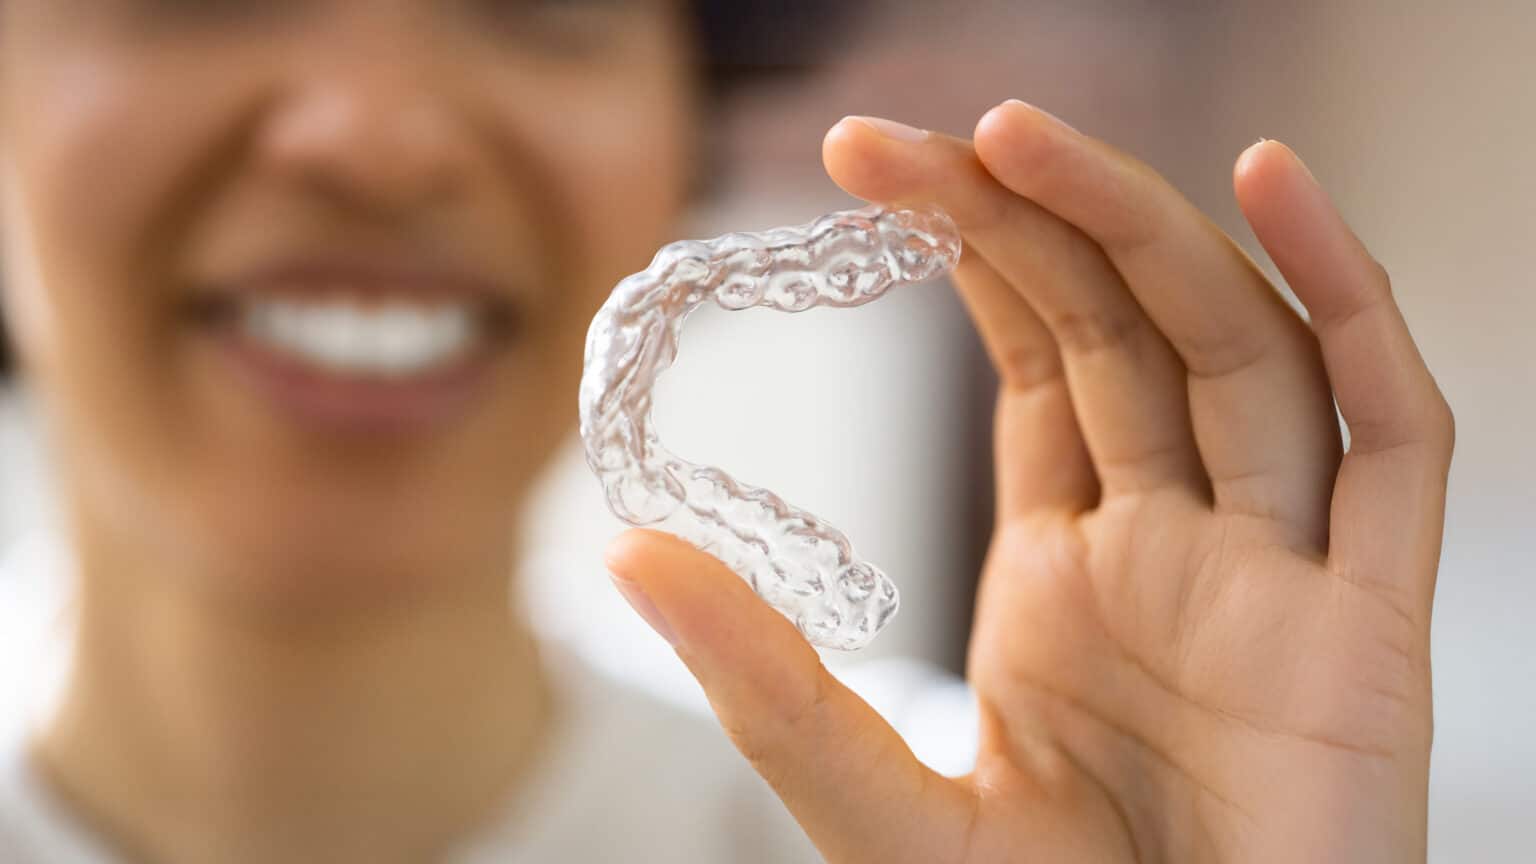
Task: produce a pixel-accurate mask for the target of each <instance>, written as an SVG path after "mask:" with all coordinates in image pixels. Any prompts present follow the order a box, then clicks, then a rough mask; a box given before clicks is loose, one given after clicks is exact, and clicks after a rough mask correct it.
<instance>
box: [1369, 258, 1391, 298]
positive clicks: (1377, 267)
mask: <svg viewBox="0 0 1536 864" xmlns="http://www.w3.org/2000/svg"><path fill="white" fill-rule="evenodd" d="M1370 261H1371V263H1370V268H1371V287H1373V288H1376V289H1377V290H1379V291H1381V293H1383V294H1388V295H1390V294H1391V293H1392V274H1391V273H1390V272H1388V271H1387V265H1385V264H1383V263H1381V261H1379V260H1377V259H1376V258H1372V259H1370Z"/></svg>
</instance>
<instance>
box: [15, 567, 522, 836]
mask: <svg viewBox="0 0 1536 864" xmlns="http://www.w3.org/2000/svg"><path fill="white" fill-rule="evenodd" d="M88 553H89V547H88V546H86V547H85V552H84V553H83V555H82V560H81V562H80V567H81V571H82V572H81V577H82V578H81V593H80V603H79V609H78V629H77V638H76V646H75V658H74V667H73V670H72V674H71V679H70V682H69V684H68V686H67V688H66V691H65V698H64V701H63V703H62V705H61V707H60V711H59V713H58V715H57V717H56V718H55V720H54V722H53V723H52V724H51V725H50V727H49V728H48V729H47V730H46V731H45V733H44V735H43V736H42V737H41V739H40V740H39V741H38V743H37V747H36V756H37V760H38V762H39V765H40V767H41V769H42V771H43V773H44V775H45V776H46V777H47V778H48V779H49V780H50V781H51V782H52V784H53V785H54V786H55V787H56V788H57V791H58V792H59V793H61V795H62V796H63V797H64V798H65V800H67V801H69V802H70V803H71V804H72V805H74V806H75V807H76V808H77V809H78V810H79V811H81V812H82V813H83V814H84V815H85V816H86V818H87V819H88V820H90V821H92V822H93V823H94V824H95V825H97V826H98V827H99V828H100V829H102V833H103V834H104V835H105V836H107V837H108V838H109V839H110V840H111V841H114V842H116V843H118V844H120V845H121V846H122V847H123V850H124V851H125V852H126V853H128V855H129V857H130V858H135V859H143V860H146V861H153V862H157V864H158V862H163V864H179V862H192V861H212V860H218V861H229V862H240V861H285V862H309V861H325V862H347V861H369V862H389V861H419V860H426V859H431V858H436V857H439V856H440V855H441V854H442V853H443V852H445V851H446V850H447V849H449V848H450V847H451V846H452V844H453V841H454V839H455V838H460V837H462V836H463V835H464V834H466V833H467V832H470V831H472V830H473V829H474V828H475V827H476V826H477V825H478V824H479V823H482V822H484V821H486V820H487V819H488V818H491V817H492V816H494V814H495V812H496V809H497V807H498V805H499V804H500V802H502V801H503V800H505V798H506V796H507V795H508V794H509V793H510V791H511V789H512V787H513V786H514V785H515V780H516V778H517V777H518V776H519V774H520V773H522V772H523V771H524V769H525V768H526V767H527V765H528V764H529V762H530V758H531V756H532V754H533V752H534V751H535V749H536V748H537V746H538V744H539V739H540V735H541V733H542V730H543V729H544V728H545V727H546V726H547V725H548V722H549V711H550V700H549V698H548V693H547V691H546V689H545V682H544V680H543V678H542V676H541V674H540V666H539V662H538V657H537V653H536V650H535V647H534V645H533V642H532V640H531V638H530V637H529V635H528V633H527V631H526V629H525V628H524V627H523V626H521V624H520V618H519V616H518V615H517V614H516V613H515V610H514V609H513V606H512V603H511V602H510V598H509V596H508V593H509V582H510V580H509V578H508V576H507V574H508V573H509V567H510V560H511V556H510V553H507V554H506V555H504V556H498V558H499V560H497V561H495V562H486V564H485V565H484V566H485V567H486V568H487V572H486V574H485V575H486V578H484V579H480V580H473V581H474V582H475V584H483V585H485V586H486V588H485V589H484V590H483V591H481V592H479V593H478V594H476V593H475V592H469V593H467V594H466V593H460V594H458V595H455V596H453V597H451V598H436V597H433V598H413V599H412V601H411V602H402V603H401V604H399V608H388V607H386V608H383V609H380V608H378V607H375V608H371V609H369V610H368V613H367V615H366V616H362V615H354V616H350V618H348V617H347V616H340V615H338V616H337V618H336V620H334V621H332V622H330V626H318V624H317V622H316V621H315V620H313V619H314V616H313V615H312V614H311V615H310V616H309V617H310V618H311V620H309V621H308V622H306V623H305V624H303V625H301V626H300V625H291V624H290V625H282V624H279V623H276V622H274V621H272V620H271V619H270V618H267V619H265V620H263V619H262V618H261V617H260V616H254V615H252V614H249V611H248V610H247V609H242V608H239V607H241V606H242V605H244V604H239V603H232V602H229V600H228V598H224V599H218V598H209V597H207V596H197V597H188V596H186V594H187V593H188V592H180V591H177V590H175V589H174V588H173V587H170V586H173V585H178V584H180V583H179V582H178V581H177V580H168V579H165V578H163V577H164V576H165V575H166V574H165V573H164V572H161V573H158V574H144V573H138V574H125V573H124V572H123V569H122V568H121V567H120V566H119V567H118V568H116V570H115V571H114V572H112V573H111V574H110V575H109V574H108V573H106V572H103V571H102V570H101V569H99V568H97V567H95V566H93V565H94V564H95V563H97V562H93V561H92V560H90V555H89V554H88ZM116 563H118V564H120V563H121V558H119V559H117V562H116ZM134 569H139V568H134ZM142 575H155V576H157V577H160V578H144V579H142V580H139V579H135V578H131V576H142ZM456 575H461V574H456ZM454 581H455V582H456V583H457V584H460V585H463V584H465V583H464V582H463V581H460V580H457V579H456V580H454ZM144 586H147V587H144ZM493 586H494V587H493ZM471 595H474V596H471ZM363 618H366V620H361V619H363ZM253 619H254V620H253Z"/></svg>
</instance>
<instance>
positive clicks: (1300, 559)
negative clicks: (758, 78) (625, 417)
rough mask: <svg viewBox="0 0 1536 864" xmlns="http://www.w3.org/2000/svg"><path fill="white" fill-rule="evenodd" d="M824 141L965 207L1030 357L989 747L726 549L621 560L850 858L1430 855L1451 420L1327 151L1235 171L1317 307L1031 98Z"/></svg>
mask: <svg viewBox="0 0 1536 864" xmlns="http://www.w3.org/2000/svg"><path fill="white" fill-rule="evenodd" d="M886 133H889V134H886ZM914 139H915V140H914ZM824 153H825V159H826V164H827V169H828V171H829V172H830V174H831V176H832V178H833V179H834V180H836V181H837V182H838V183H839V184H841V185H842V186H843V187H844V188H845V189H847V190H848V191H849V192H851V193H853V194H854V195H857V196H859V197H862V198H866V199H869V200H873V201H885V202H894V203H912V202H935V203H938V204H940V205H942V206H944V207H945V208H946V209H948V210H949V212H950V213H951V214H952V215H954V217H955V218H956V220H957V222H958V223H959V224H960V226H961V228H962V231H963V233H964V235H965V239H966V241H967V249H966V254H965V256H964V258H963V260H962V262H961V264H960V266H959V268H958V270H957V272H956V274H955V277H956V278H955V281H956V284H957V287H958V289H959V290H960V293H961V294H962V296H963V297H964V299H965V300H966V302H967V305H968V306H969V308H970V311H971V313H972V315H973V317H974V319H975V322H976V325H977V328H978V329H979V330H980V332H981V334H982V336H983V338H984V340H985V342H986V344H987V348H988V350H989V352H990V354H991V356H992V359H993V361H994V363H995V365H996V367H997V370H998V372H999V374H1000V378H1001V381H1002V384H1001V389H1000V392H999V394H998V403H997V408H998V410H997V426H996V450H997V459H996V462H997V488H998V507H997V513H998V517H997V524H996V530H995V533H994V536H993V540H992V545H991V549H990V553H989V556H988V559H987V563H986V565H985V571H984V572H983V574H982V580H981V588H980V592H979V597H978V600H977V606H976V626H975V629H974V631H973V634H972V637H971V643H970V651H969V663H968V677H969V679H970V683H971V685H972V687H973V688H974V690H975V693H976V696H977V699H978V702H979V705H980V709H981V716H982V728H981V749H980V754H979V758H978V761H977V765H976V769H975V771H974V773H972V774H970V775H968V776H966V777H961V778H953V779H951V778H945V777H941V776H939V775H937V774H935V773H933V772H932V771H930V770H928V769H927V768H925V767H923V766H922V765H921V764H919V763H918V762H917V761H916V760H915V759H914V758H913V756H912V754H911V752H910V751H909V750H908V749H907V748H906V746H905V745H904V744H903V743H902V742H901V740H900V739H899V738H898V737H897V736H896V734H895V732H894V731H893V730H892V729H891V728H890V727H889V726H888V725H887V724H886V723H885V722H884V721H883V720H882V719H881V718H880V717H879V716H878V715H877V714H876V713H875V712H874V711H872V710H871V709H870V708H869V707H868V706H867V705H865V704H864V703H863V702H861V701H860V700H859V699H858V697H857V696H855V695H853V694H852V693H851V692H849V691H848V690H847V689H845V688H844V687H843V686H842V685H841V684H839V683H838V682H837V681H836V680H834V679H833V678H831V677H830V676H829V675H828V674H827V672H826V670H825V669H824V668H823V667H822V665H821V663H820V661H819V659H818V658H817V655H816V654H815V652H814V651H812V650H810V649H809V648H808V647H807V646H806V644H805V643H804V642H803V640H801V639H800V638H799V637H798V634H797V633H796V632H795V631H794V629H793V628H792V627H791V626H790V625H789V623H788V622H787V621H785V620H784V619H782V618H780V617H778V616H776V615H774V614H773V613H771V612H770V611H768V610H766V609H765V608H764V607H763V605H762V604H761V603H758V602H756V599H755V597H754V596H753V595H752V594H751V593H750V592H749V591H747V590H746V589H745V587H744V586H743V584H742V582H741V581H740V580H739V579H737V578H735V577H734V576H733V575H732V574H731V573H730V572H729V571H727V570H726V569H725V568H723V567H722V566H721V565H719V564H718V563H717V562H715V561H714V560H713V559H711V558H709V557H708V556H705V555H703V554H701V553H699V552H696V551H694V550H693V549H692V548H691V547H689V546H688V545H687V544H685V543H683V542H681V541H678V540H675V539H672V538H670V537H667V536H666V535H661V534H656V533H652V532H644V531H636V532H631V533H627V534H625V535H623V536H622V537H620V538H619V539H618V540H617V541H616V542H615V544H614V545H613V546H612V547H611V548H610V550H609V553H608V558H609V564H610V567H611V568H612V570H613V571H614V573H615V575H616V578H617V579H618V580H619V582H620V587H621V588H622V589H623V590H624V591H625V593H626V594H627V595H628V596H630V597H631V598H632V600H634V601H636V602H637V605H639V606H640V607H641V608H642V610H643V611H644V612H645V614H646V615H647V617H648V618H649V619H650V620H652V621H653V622H654V623H656V624H657V625H658V626H659V628H660V629H662V631H663V633H664V634H665V635H667V636H668V637H669V639H671V641H672V642H673V644H674V646H675V647H676V649H677V652H678V654H679V655H680V657H681V658H682V659H683V661H684V662H685V663H686V664H687V665H688V667H689V668H690V669H691V670H692V671H693V673H694V674H695V675H696V676H697V677H698V679H699V681H700V683H701V684H702V685H703V687H704V689H705V691H706V692H707V693H708V695H709V698H710V700H711V702H712V704H713V705H714V707H715V711H716V713H717V714H718V715H719V717H720V719H721V722H722V724H723V726H724V727H725V729H726V730H727V731H728V732H729V733H730V735H731V736H732V738H733V740H735V742H736V743H737V745H738V747H739V748H740V749H741V751H742V752H743V753H744V754H745V755H746V756H747V758H748V759H750V760H751V761H752V763H753V764H754V765H755V766H756V767H757V769H758V770H759V771H760V772H761V773H762V774H763V776H764V777H765V778H767V779H768V781H769V782H770V783H771V784H772V785H773V786H774V788H775V789H776V790H777V791H778V792H779V794H780V796H781V797H782V798H783V799H784V801H785V802H786V804H787V805H788V806H789V808H790V809H791V811H792V812H793V813H794V814H795V816H796V817H797V818H798V819H799V821H800V824H801V825H802V826H804V828H805V829H806V831H807V832H808V833H809V835H810V837H811V838H812V839H813V840H814V841H815V843H816V844H817V846H818V848H819V849H820V850H821V851H822V853H823V854H824V855H825V856H826V858H827V860H828V861H830V862H834V864H854V862H906V861H910V862H933V861H944V862H993V861H1074V862H1077V861H1083V862H1119V861H1124V862H1133V861H1134V862H1158V861H1168V862H1244V864H1250V862H1290V861H1316V862H1334V861H1337V862H1403V861H1413V860H1423V859H1424V857H1425V831H1426V807H1427V786H1428V777H1429V753H1430V740H1431V735H1432V721H1431V714H1432V712H1431V698H1430V668H1429V656H1430V653H1429V631H1430V626H1429V625H1430V609H1431V604H1432V599H1433V593H1434V583H1435V574H1436V568H1437V565H1438V557H1439V549H1440V535H1441V527H1442V522H1443V518H1444V507H1445V488H1446V475H1447V471H1448V469H1449V464H1450V457H1451V450H1452V443H1453V438H1454V432H1453V423H1452V418H1451V413H1450V411H1449V409H1448V408H1447V406H1446V402H1445V400H1444V399H1443V398H1442V397H1441V394H1440V393H1439V391H1438V389H1437V388H1436V386H1435V383H1434V381H1433V379H1432V378H1431V377H1430V374H1429V372H1428V371H1427V369H1426V368H1425V366H1424V363H1423V361H1422V359H1421V358H1420V356H1419V353H1418V351H1417V349H1416V348H1415V346H1414V344H1413V340H1412V338H1411V337H1410V335H1409V333H1408V330H1407V327H1406V325H1405V323H1404V321H1403V318H1402V315H1401V314H1400V312H1399V311H1398V309H1397V307H1396V305H1395V303H1394V302H1393V300H1392V296H1391V291H1390V286H1389V283H1388V279H1387V276H1386V273H1385V271H1384V270H1383V269H1382V267H1381V266H1380V265H1379V264H1377V263H1376V262H1375V261H1374V260H1373V259H1372V258H1371V257H1370V256H1369V254H1367V252H1366V250H1365V249H1364V248H1363V247H1362V246H1361V244H1360V242H1359V241H1358V240H1357V239H1356V238H1355V237H1354V235H1353V234H1352V233H1351V232H1350V231H1349V229H1348V227H1347V226H1346V225H1345V224H1344V222H1343V220H1342V219H1341V218H1340V216H1339V215H1338V213H1337V212H1336V211H1335V210H1334V208H1333V207H1332V205H1331V204H1330V203H1329V201H1328V199H1327V197H1326V195H1325V194H1324V192H1323V191H1322V189H1321V188H1320V187H1319V186H1318V185H1317V183H1316V181H1315V180H1313V178H1312V177H1311V175H1310V173H1309V172H1308V171H1307V170H1306V168H1305V167H1303V165H1302V163H1301V162H1300V161H1299V160H1298V159H1297V158H1296V156H1295V155H1294V154H1293V153H1292V152H1291V151H1290V150H1289V149H1287V148H1286V147H1285V146H1284V145H1282V144H1279V143H1278V142H1273V141H1270V142H1261V143H1259V144H1256V145H1254V146H1253V147H1251V148H1249V149H1248V150H1247V151H1245V152H1244V153H1243V154H1242V156H1241V157H1240V158H1239V159H1238V161H1237V165H1236V170H1235V172H1234V183H1235V189H1236V194H1237V199H1238V203H1239V204H1240V205H1241V207H1242V210H1243V212H1244V214H1245V215H1246V217H1247V219H1248V222H1249V224H1250V225H1251V226H1252V228H1253V230H1254V233H1255V235H1256V236H1257V237H1258V239H1259V241H1260V242H1261V243H1262V244H1263V245H1264V247H1265V249H1266V250H1267V251H1268V252H1269V254H1270V256H1271V258H1272V259H1273V260H1274V262H1275V264H1276V265H1277V266H1278V268H1279V270H1280V272H1281V273H1282V274H1284V276H1285V278H1286V280H1287V281H1288V283H1289V284H1290V286H1291V288H1292V289H1293V290H1294V291H1295V293H1296V295H1297V296H1298V297H1299V298H1300V299H1301V301H1302V302H1303V303H1304V304H1305V305H1306V307H1307V310H1308V312H1309V313H1310V321H1311V323H1310V325H1309V324H1307V323H1305V322H1303V321H1302V319H1301V318H1299V317H1298V316H1297V315H1295V314H1294V313H1292V312H1291V310H1290V309H1289V308H1288V307H1287V306H1286V305H1285V304H1284V303H1283V302H1281V301H1280V300H1279V299H1278V297H1277V295H1276V293H1275V291H1274V289H1273V287H1272V286H1270V285H1269V284H1267V283H1266V281H1265V279H1264V278H1263V277H1262V276H1261V274H1260V273H1259V271H1258V270H1257V268H1256V267H1255V266H1254V265H1253V264H1252V262H1251V261H1250V260H1249V259H1248V258H1247V257H1246V256H1244V255H1243V254H1242V253H1241V252H1240V251H1239V250H1238V248H1237V247H1236V245H1235V244H1234V243H1233V242H1232V241H1231V240H1230V239H1228V238H1227V237H1226V236H1224V235H1223V234H1222V233H1221V232H1220V231H1219V230H1218V229H1216V228H1215V227H1214V226H1213V225H1212V224H1211V223H1210V222H1209V221H1208V220H1207V219H1206V218H1205V217H1204V216H1202V215H1201V214H1200V213H1199V212H1197V211H1196V210H1195V208H1194V207H1193V206H1192V205H1191V204H1190V203H1189V202H1188V201H1187V200H1185V199H1184V198H1183V197H1182V196H1180V195H1179V194H1178V192H1177V191H1176V190H1174V189H1173V188H1171V187H1170V186H1169V185H1168V184H1167V183H1166V182H1165V181H1164V180H1162V179H1161V178H1160V177H1158V176H1157V175H1156V174H1155V173H1154V172H1152V171H1151V170H1150V169H1148V168H1147V167H1146V166H1144V165H1141V164H1139V163H1137V162H1136V161H1135V160H1133V159H1131V158H1130V157H1128V156H1126V155H1125V154H1123V153H1120V152H1118V151H1116V150H1114V149H1113V148H1111V147H1109V146H1107V145H1105V144H1104V143H1102V142H1099V141H1096V140H1094V139H1092V138H1090V137H1087V136H1084V135H1082V134H1079V133H1078V132H1076V131H1074V130H1072V129H1071V128H1069V127H1067V126H1066V125H1065V124H1062V123H1061V122H1060V121H1058V120H1056V119H1054V118H1052V117H1051V116H1050V115H1048V114H1045V113H1043V112H1041V111H1038V110H1036V109H1034V108H1031V107H1029V106H1027V105H1024V104H1022V103H1017V102H1009V103H1004V104H1003V105H1000V106H998V107H996V108H994V109H992V110H991V111H989V112H988V113H987V114H986V115H985V116H983V117H982V118H981V120H980V122H979V123H978V125H977V127H976V130H975V133H974V137H973V139H972V140H968V141H967V140H959V139H955V138H950V137H946V136H943V135H938V134H924V133H919V132H917V131H916V130H910V129H909V130H900V129H899V128H895V129H894V131H893V127H891V126H890V125H889V124H888V123H887V122H885V121H873V122H870V121H868V120H864V119H858V118H850V119H845V120H844V121H842V122H841V123H839V124H838V125H837V126H835V127H834V128H833V129H832V131H831V132H830V134H829V135H828V137H827V139H826V146H825V151H824ZM1334 399H1336V400H1337V404H1338V408H1339V411H1340V412H1341V413H1342V415H1343V417H1344V420H1345V422H1346V423H1347V424H1348V426H1349V430H1350V433H1351V434H1350V437H1351V443H1350V448H1349V451H1348V453H1347V454H1346V453H1343V449H1342V447H1341V442H1340V434H1339V427H1338V425H1337V421H1336V419H1335V415H1334ZM749 633H750V634H752V638H750V639H748V638H743V634H749Z"/></svg>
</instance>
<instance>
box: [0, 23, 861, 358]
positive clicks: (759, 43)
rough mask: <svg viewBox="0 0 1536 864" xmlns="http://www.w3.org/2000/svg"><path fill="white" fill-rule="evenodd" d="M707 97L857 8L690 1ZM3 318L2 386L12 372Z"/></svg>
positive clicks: (779, 61) (808, 54) (783, 57)
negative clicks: (697, 36)
mask: <svg viewBox="0 0 1536 864" xmlns="http://www.w3.org/2000/svg"><path fill="white" fill-rule="evenodd" d="M689 5H690V6H691V7H692V9H693V15H694V20H695V21H696V26H697V33H698V35H699V41H700V48H701V54H700V56H701V58H702V62H703V66H704V70H703V71H704V80H705V87H706V95H707V97H708V98H709V99H710V101H711V103H713V104H718V103H719V102H720V101H722V100H724V99H727V98H729V96H730V94H731V93H732V92H733V91H734V90H736V89H737V88H738V87H740V86H741V85H742V84H744V83H746V82H749V81H754V80H760V79H764V78H782V77H785V76H786V75H792V74H794V73H796V72H799V71H802V70H805V69H809V68H811V67H813V66H814V65H815V63H816V61H817V60H818V59H819V58H820V56H821V52H823V51H824V50H826V48H827V46H828V45H829V42H830V39H831V38H832V37H834V36H837V35H841V32H842V29H841V25H842V24H844V23H845V22H846V20H847V19H848V18H849V17H850V16H851V15H852V13H853V10H854V9H855V8H856V7H857V6H858V5H859V3H857V2H854V0H840V2H837V3H828V2H826V0H691V2H690V4H689ZM13 360H14V358H13V357H12V354H11V348H10V340H9V339H7V338H6V333H5V319H4V318H3V317H0V381H3V380H4V379H5V378H8V377H9V376H10V374H11V372H12V371H13V368H12V367H13Z"/></svg>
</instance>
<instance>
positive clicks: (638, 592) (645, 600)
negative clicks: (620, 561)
mask: <svg viewBox="0 0 1536 864" xmlns="http://www.w3.org/2000/svg"><path fill="white" fill-rule="evenodd" d="M609 578H610V579H612V580H613V585H614V587H615V588H618V589H619V593H620V594H623V595H624V600H625V601H626V602H628V603H629V605H630V608H632V609H634V610H635V613H636V614H638V615H639V616H640V617H641V618H644V619H645V623H647V624H649V625H651V629H652V630H655V631H656V632H657V633H658V634H660V635H661V638H663V639H665V640H667V643H668V644H671V645H676V644H677V634H676V633H673V632H672V628H671V627H670V626H668V625H667V619H665V618H663V617H661V610H660V609H657V608H656V604H655V603H652V602H651V598H650V595H648V594H646V593H645V589H644V588H641V587H640V585H639V583H636V582H631V581H630V580H628V579H625V578H624V577H622V576H614V575H612V574H609Z"/></svg>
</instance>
